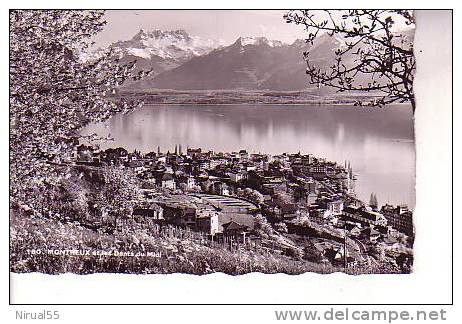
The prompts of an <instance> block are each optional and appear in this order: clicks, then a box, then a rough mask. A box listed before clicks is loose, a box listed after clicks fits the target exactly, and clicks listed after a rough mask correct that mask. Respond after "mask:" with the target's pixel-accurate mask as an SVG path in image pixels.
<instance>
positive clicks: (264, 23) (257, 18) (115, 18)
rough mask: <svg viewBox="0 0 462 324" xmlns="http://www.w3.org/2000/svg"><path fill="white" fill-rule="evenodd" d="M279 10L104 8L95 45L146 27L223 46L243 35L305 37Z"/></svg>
mask: <svg viewBox="0 0 462 324" xmlns="http://www.w3.org/2000/svg"><path fill="white" fill-rule="evenodd" d="M284 12H285V11H280V10H108V11H107V12H106V16H105V19H106V21H107V25H106V27H105V29H104V30H103V31H102V32H101V33H100V34H98V35H97V36H96V37H95V39H94V41H95V42H96V46H97V47H100V46H105V45H109V44H111V43H113V42H116V41H118V40H128V39H131V38H132V37H133V36H134V35H135V34H136V33H137V32H138V31H139V30H140V29H141V28H143V29H146V30H153V29H162V30H176V29H184V30H186V31H187V32H188V33H189V34H190V35H193V36H200V37H203V38H207V39H214V40H222V41H223V42H224V44H225V45H227V44H231V43H233V42H234V41H235V40H236V39H238V38H239V37H241V36H243V37H246V36H265V37H267V38H268V39H276V40H280V41H282V42H286V43H292V42H293V41H295V40H296V39H297V38H306V32H304V30H303V27H301V26H296V25H294V24H288V23H286V22H285V21H284V19H283V14H284Z"/></svg>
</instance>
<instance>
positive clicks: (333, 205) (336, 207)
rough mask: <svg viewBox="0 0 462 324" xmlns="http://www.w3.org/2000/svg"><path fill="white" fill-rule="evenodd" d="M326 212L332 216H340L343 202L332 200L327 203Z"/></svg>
mask: <svg viewBox="0 0 462 324" xmlns="http://www.w3.org/2000/svg"><path fill="white" fill-rule="evenodd" d="M327 210H328V211H329V212H330V213H331V215H333V216H339V215H342V212H343V201H341V200H332V201H328V202H327Z"/></svg>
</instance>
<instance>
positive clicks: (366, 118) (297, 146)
mask: <svg viewBox="0 0 462 324" xmlns="http://www.w3.org/2000/svg"><path fill="white" fill-rule="evenodd" d="M91 133H97V134H98V135H100V136H103V137H106V136H107V135H109V134H110V136H111V137H113V138H114V141H108V142H104V143H102V144H101V148H107V147H118V146H122V147H124V148H126V149H127V150H129V151H131V150H134V149H137V150H140V151H142V152H149V151H157V146H160V148H161V150H162V151H167V150H170V151H171V152H173V151H174V148H175V145H178V144H181V145H182V147H183V149H184V150H186V147H187V146H189V147H201V148H203V149H207V150H213V151H223V152H225V151H236V150H240V149H246V150H247V151H248V152H251V153H253V152H262V153H270V154H280V153H284V152H288V153H296V152H301V153H312V154H314V155H315V156H319V157H325V158H327V159H329V160H332V161H337V162H339V163H341V164H342V165H343V164H344V161H345V160H349V161H350V163H351V166H352V167H353V171H354V173H355V174H356V175H357V178H358V180H357V181H356V193H357V195H358V196H359V198H361V199H363V200H364V201H365V202H368V201H369V196H370V194H371V192H374V193H376V195H377V198H378V200H379V204H380V205H382V204H385V203H386V202H389V203H392V204H398V203H407V204H408V205H409V207H410V208H412V209H413V208H414V205H415V193H414V187H415V145H414V144H415V143H414V124H413V116H412V109H411V108H410V106H407V105H395V106H387V107H386V108H359V107H352V106H337V105H336V106H325V105H323V106H305V105H252V104H249V105H145V106H144V107H143V108H141V109H138V110H136V111H134V112H132V113H130V114H127V115H122V114H119V115H116V116H114V117H113V118H111V119H110V120H108V121H107V122H106V123H100V124H93V125H90V126H88V127H87V128H85V129H84V130H83V134H91Z"/></svg>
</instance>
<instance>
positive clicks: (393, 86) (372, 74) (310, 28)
mask: <svg viewBox="0 0 462 324" xmlns="http://www.w3.org/2000/svg"><path fill="white" fill-rule="evenodd" d="M284 18H285V20H286V21H287V22H288V23H295V24H297V25H302V26H304V27H305V29H306V31H307V32H308V38H307V39H306V41H307V43H308V44H310V45H313V43H314V41H315V40H316V38H317V37H319V36H321V35H323V34H325V35H328V36H329V37H331V38H334V37H338V38H339V39H340V42H341V43H343V44H342V46H340V47H339V48H337V49H336V50H335V53H334V59H333V62H332V65H331V66H330V67H327V68H323V67H319V66H316V64H317V63H316V61H311V60H310V51H307V52H305V53H304V57H305V60H306V62H307V70H306V73H307V74H308V76H309V82H310V83H311V84H315V85H318V86H321V85H322V86H328V87H332V88H334V89H337V90H338V91H339V92H344V91H366V92H374V93H378V94H380V96H379V98H378V99H376V100H373V101H371V102H369V103H367V104H368V105H374V106H382V105H385V104H389V103H393V102H410V103H411V105H412V109H413V111H415V98H414V90H413V80H414V72H415V58H414V54H413V40H412V39H413V37H411V36H410V35H408V32H402V31H401V32H398V31H397V30H396V29H397V28H396V25H398V24H402V25H406V26H409V27H413V26H414V25H415V20H414V16H413V12H412V11H411V10H297V11H289V12H288V13H286V14H285V15H284ZM358 104H359V105H362V103H361V102H358Z"/></svg>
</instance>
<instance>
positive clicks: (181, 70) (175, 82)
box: [110, 30, 352, 92]
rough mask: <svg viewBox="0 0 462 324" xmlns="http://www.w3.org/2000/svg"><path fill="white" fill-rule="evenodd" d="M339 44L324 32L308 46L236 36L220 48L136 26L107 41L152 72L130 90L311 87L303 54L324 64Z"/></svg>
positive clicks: (214, 43)
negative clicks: (118, 38)
mask: <svg viewBox="0 0 462 324" xmlns="http://www.w3.org/2000/svg"><path fill="white" fill-rule="evenodd" d="M342 46H344V41H343V40H342V39H340V38H336V37H330V36H328V35H321V36H320V37H318V38H317V39H316V40H315V42H314V43H313V44H312V45H308V44H307V43H306V42H305V41H304V40H301V39H298V40H296V41H295V42H293V43H292V44H287V43H283V42H281V41H277V40H269V39H267V38H265V37H240V38H238V39H237V40H236V41H235V42H234V43H232V44H231V45H228V46H224V45H223V42H219V41H213V40H207V39H202V38H199V37H196V36H190V35H189V34H188V33H186V32H185V31H184V30H175V31H162V30H153V31H145V30H140V31H139V32H138V33H137V34H136V35H135V36H134V37H133V38H132V39H131V40H128V41H119V42H116V43H113V44H112V45H110V47H112V49H113V50H114V52H115V53H116V54H117V55H118V57H119V59H120V61H121V62H122V63H124V62H128V61H133V60H136V61H137V69H138V70H149V69H152V71H153V72H152V73H151V75H149V76H148V77H147V78H145V79H143V80H141V81H137V82H134V83H133V82H132V83H130V84H129V85H128V87H130V88H131V89H174V90H275V91H299V90H304V89H307V88H309V87H311V88H313V86H312V85H310V84H309V83H308V77H307V75H306V73H305V70H306V62H305V61H304V58H303V52H305V51H308V50H309V52H310V60H311V62H312V63H316V66H317V67H321V68H327V67H328V66H329V65H331V64H332V62H333V61H332V59H333V58H334V56H335V50H336V49H338V48H341V47H342ZM345 59H346V62H348V60H349V59H352V58H349V57H346V58H345ZM317 91H318V92H319V91H329V92H330V90H328V89H323V90H319V89H318V90H317Z"/></svg>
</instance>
